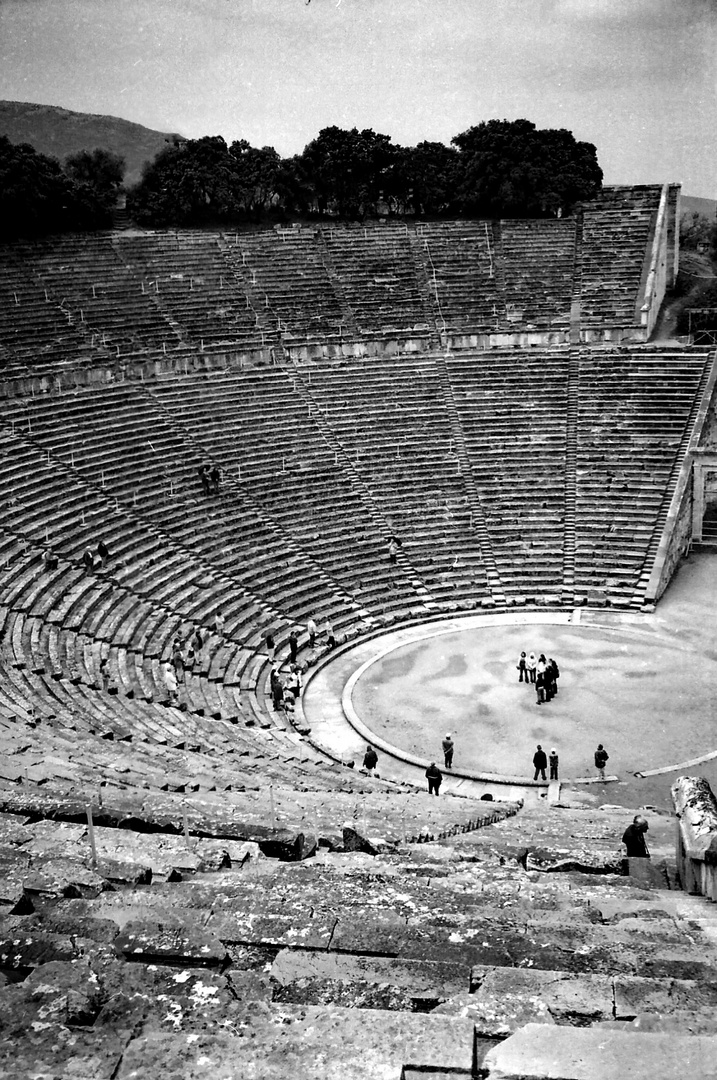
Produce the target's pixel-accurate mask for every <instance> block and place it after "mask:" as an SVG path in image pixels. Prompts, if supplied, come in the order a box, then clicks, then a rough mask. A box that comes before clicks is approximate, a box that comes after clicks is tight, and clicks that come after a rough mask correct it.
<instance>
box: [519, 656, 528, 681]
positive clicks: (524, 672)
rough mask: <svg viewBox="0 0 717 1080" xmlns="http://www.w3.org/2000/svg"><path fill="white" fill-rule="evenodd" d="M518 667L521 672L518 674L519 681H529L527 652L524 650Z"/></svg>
mask: <svg viewBox="0 0 717 1080" xmlns="http://www.w3.org/2000/svg"><path fill="white" fill-rule="evenodd" d="M517 668H518V671H519V672H520V674H519V675H518V682H523V681H525V682H526V683H527V682H528V681H529V679H528V661H527V660H526V658H525V653H524V652H522V653H521V654H520V659H519V660H518V664H517Z"/></svg>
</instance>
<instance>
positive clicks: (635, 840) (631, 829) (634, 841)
mask: <svg viewBox="0 0 717 1080" xmlns="http://www.w3.org/2000/svg"><path fill="white" fill-rule="evenodd" d="M648 828H649V825H648V824H647V822H646V821H645V819H644V817H640V815H639V814H638V815H637V816H636V817H634V818H633V821H632V825H628V827H627V828H626V829H625V832H624V833H623V834H622V842H623V844H624V845H625V847H626V848H627V857H628V859H649V858H650V852H649V851H648V850H647V842H646V841H645V833H646V832H647V830H648Z"/></svg>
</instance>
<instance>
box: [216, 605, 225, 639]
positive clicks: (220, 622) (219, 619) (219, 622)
mask: <svg viewBox="0 0 717 1080" xmlns="http://www.w3.org/2000/svg"><path fill="white" fill-rule="evenodd" d="M214 633H215V634H218V635H219V637H223V636H224V616H223V615H222V613H221V611H217V612H216V614H215V616H214Z"/></svg>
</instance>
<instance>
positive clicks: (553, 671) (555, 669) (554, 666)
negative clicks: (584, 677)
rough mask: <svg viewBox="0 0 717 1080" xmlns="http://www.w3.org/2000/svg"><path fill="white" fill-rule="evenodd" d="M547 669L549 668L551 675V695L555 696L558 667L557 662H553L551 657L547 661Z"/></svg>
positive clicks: (558, 673)
mask: <svg viewBox="0 0 717 1080" xmlns="http://www.w3.org/2000/svg"><path fill="white" fill-rule="evenodd" d="M548 667H549V668H550V671H551V674H552V678H551V681H552V685H553V694H554V695H555V694H557V692H558V679H559V678H560V668H559V667H558V662H557V660H553V658H552V656H551V657H550V659H549V660H548Z"/></svg>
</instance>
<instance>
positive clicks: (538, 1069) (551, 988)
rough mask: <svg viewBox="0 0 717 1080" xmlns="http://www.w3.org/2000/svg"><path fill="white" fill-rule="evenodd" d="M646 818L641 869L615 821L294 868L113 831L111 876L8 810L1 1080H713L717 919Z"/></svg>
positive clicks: (488, 834) (526, 821)
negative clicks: (627, 858)
mask: <svg viewBox="0 0 717 1080" xmlns="http://www.w3.org/2000/svg"><path fill="white" fill-rule="evenodd" d="M406 798H414V799H419V798H421V796H406ZM423 798H424V800H425V798H426V797H425V796H424V797H423ZM646 816H647V817H648V820H649V824H650V836H651V850H652V853H653V858H652V860H651V862H650V864H647V863H646V862H645V861H644V860H638V861H636V860H632V864H633V865H632V866H631V870H632V874H631V876H624V875H622V874H620V873H616V872H615V870H616V869H618V867H619V866H620V862H621V857H620V843H619V838H620V836H621V832H622V828H623V827H624V825H625V824H626V822H627V821H629V819H630V814H629V812H628V813H626V812H625V811H624V810H623V809H621V808H616V807H613V808H605V809H603V810H591V811H584V810H566V809H560V808H554V809H550V808H548V807H545V806H541V807H537V808H535V809H534V810H530V811H526V810H523V811H522V812H521V813H519V814H517V815H513V816H511V817H508V818H505V819H504V820H502V821H498V822H496V823H494V824H491V825H488V826H486V827H485V828H482V829H479V830H477V831H473V832H470V833H465V834H461V835H460V836H457V837H453V838H452V839H451V840H450V841H447V842H445V843H440V844H437V843H427V844H402V843H398V844H396V845H391V846H385V847H383V848H382V849H380V850H379V848H378V847H375V848H374V850H375V851H376V853H375V854H370V853H369V852H368V851H363V852H361V851H355V850H354V851H351V850H348V849H347V846H346V845H344V847H343V850H341V849H339V848H334V849H333V850H331V849H330V848H329V847H327V846H325V845H322V846H321V847H320V848H319V849H318V850H317V851H316V853H315V854H314V856H313V857H311V858H305V859H303V860H302V861H299V862H296V861H288V862H287V861H278V860H277V859H276V858H271V857H267V854H266V852H267V851H269V852H270V851H271V849H269V848H267V847H266V845H263V844H262V845H258V844H257V843H252V842H248V841H244V842H239V841H234V842H233V843H232V842H230V841H227V840H222V841H218V840H211V839H209V838H207V839H197V840H194V838H192V837H190V842H189V844H187V843H185V842H184V838H183V837H181V836H174V837H168V836H167V837H163V836H158V835H156V834H154V835H148V834H146V833H142V832H137V831H134V832H133V831H130V832H129V833H128V832H127V830H120V831H119V832H117V830H112V829H107V828H103V829H101V830H97V832H98V848H99V853H100V858H99V860H98V864H97V866H96V867H93V866H91V865H89V864H88V863H87V860H86V859H85V860H84V861H83V859H82V857H81V856H80V854H79V849H78V845H82V844H83V843H84V844H85V847H86V840H85V839H83V837H82V835H81V832H82V827H81V826H80V825H78V824H71V823H67V824H62V823H60V822H56V821H49V820H48V821H35V822H33V820H32V819H29V818H27V816H25V817H23V816H22V815H20V814H15V815H12V814H2V815H0V860H2V863H3V868H4V874H3V877H2V881H3V889H2V894H1V895H0V957H2V960H1V962H0V983H4V985H0V1032H1V1035H0V1038H1V1039H2V1042H1V1043H0V1075H4V1076H8V1077H20V1076H23V1077H25V1076H45V1075H48V1076H53V1077H54V1076H62V1077H63V1078H64V1077H67V1078H69V1077H73V1078H75V1077H76V1078H82V1080H89V1078H90V1077H92V1078H93V1080H103V1078H105V1077H107V1078H110V1077H113V1078H118V1080H129V1078H134V1077H140V1076H146V1075H148V1074H150V1073H152V1072H154V1074H155V1075H156V1076H157V1077H158V1078H160V1080H161V1078H163V1077H172V1078H181V1080H184V1078H187V1080H189V1078H194V1077H199V1076H212V1077H221V1078H222V1080H235V1078H236V1080H239V1078H240V1077H241V1078H247V1077H248V1078H253V1080H273V1078H277V1080H278V1078H279V1077H282V1078H285V1077H286V1076H287V1075H291V1076H293V1077H295V1078H296V1080H304V1078H305V1080H309V1078H311V1080H335V1078H337V1077H339V1076H341V1077H342V1080H344V1078H345V1080H359V1078H361V1080H367V1078H368V1080H374V1078H375V1080H418V1077H424V1078H425V1077H432V1078H433V1080H447V1078H448V1077H453V1078H455V1077H465V1078H472V1080H476V1078H479V1077H487V1078H489V1080H497V1078H499V1077H500V1078H505V1080H507V1078H511V1077H514V1078H516V1080H517V1078H518V1077H521V1078H524V1077H535V1080H543V1078H547V1077H550V1078H552V1080H560V1078H565V1080H572V1078H575V1080H578V1078H580V1080H582V1078H588V1077H595V1080H598V1078H599V1080H611V1078H613V1077H614V1078H615V1080H617V1078H618V1077H620V1080H624V1078H625V1077H628V1078H633V1077H635V1078H637V1077H640V1078H642V1077H644V1078H647V1077H657V1076H659V1077H661V1078H671V1077H673V1076H674V1077H676V1076H678V1075H679V1076H682V1075H683V1074H684V1072H685V1070H686V1069H689V1072H690V1075H692V1076H696V1077H698V1078H699V1077H706V1076H713V1075H714V1065H713V1062H714V1049H715V1047H716V1046H717V1036H716V1035H715V1032H716V1031H717V1020H715V1012H714V1009H715V1005H716V1004H717V951H715V944H716V943H717V942H716V938H717V929H716V927H717V919H716V918H715V917H714V916H713V915H712V911H713V909H712V907H711V905H709V904H708V903H707V902H706V901H704V900H702V899H700V898H695V897H688V896H686V895H684V894H683V893H681V892H679V891H677V890H676V888H675V887H674V886H675V885H676V882H675V879H674V861H673V859H672V838H673V830H674V820H673V819H672V818H670V817H668V816H665V815H659V814H657V813H650V812H646ZM113 832H114V833H115V834H116V835H117V837H118V838H120V837H121V836H124V838H125V843H124V846H122V845H120V844H119V843H118V844H117V845H116V848H115V852H114V855H115V856H117V857H113V854H112V850H111V846H110V845H111V840H112V835H111V834H112V833H113ZM344 835H345V837H351V836H353V837H354V838H355V837H357V836H358V835H359V834H358V833H357V832H356V830H349V831H348V832H347V833H345V834H344ZM364 839H365V838H364ZM128 841H129V843H128ZM192 843H194V847H192ZM348 846H349V847H350V846H351V844H349V845H348ZM262 848H263V849H264V850H262ZM130 849H133V850H134V853H135V858H136V861H135V863H133V864H132V863H128V862H127V861H126V860H125V859H123V858H122V857H120V856H121V855H122V852H123V851H125V852H126V851H128V850H130ZM307 854H308V852H307ZM635 862H640V863H641V864H642V865H634V864H635ZM139 864H141V865H143V866H144V872H143V873H140V872H139V870H138V865H139ZM148 866H149V868H150V871H151V870H152V869H154V873H153V874H152V873H147V867H148ZM18 880H21V887H20V888H19V889H18V887H17V884H15V885H14V886H13V889H14V891H13V889H11V888H10V887H9V884H10V883H13V882H14V883H17V881H18ZM656 883H658V884H660V885H661V886H664V887H656Z"/></svg>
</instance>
